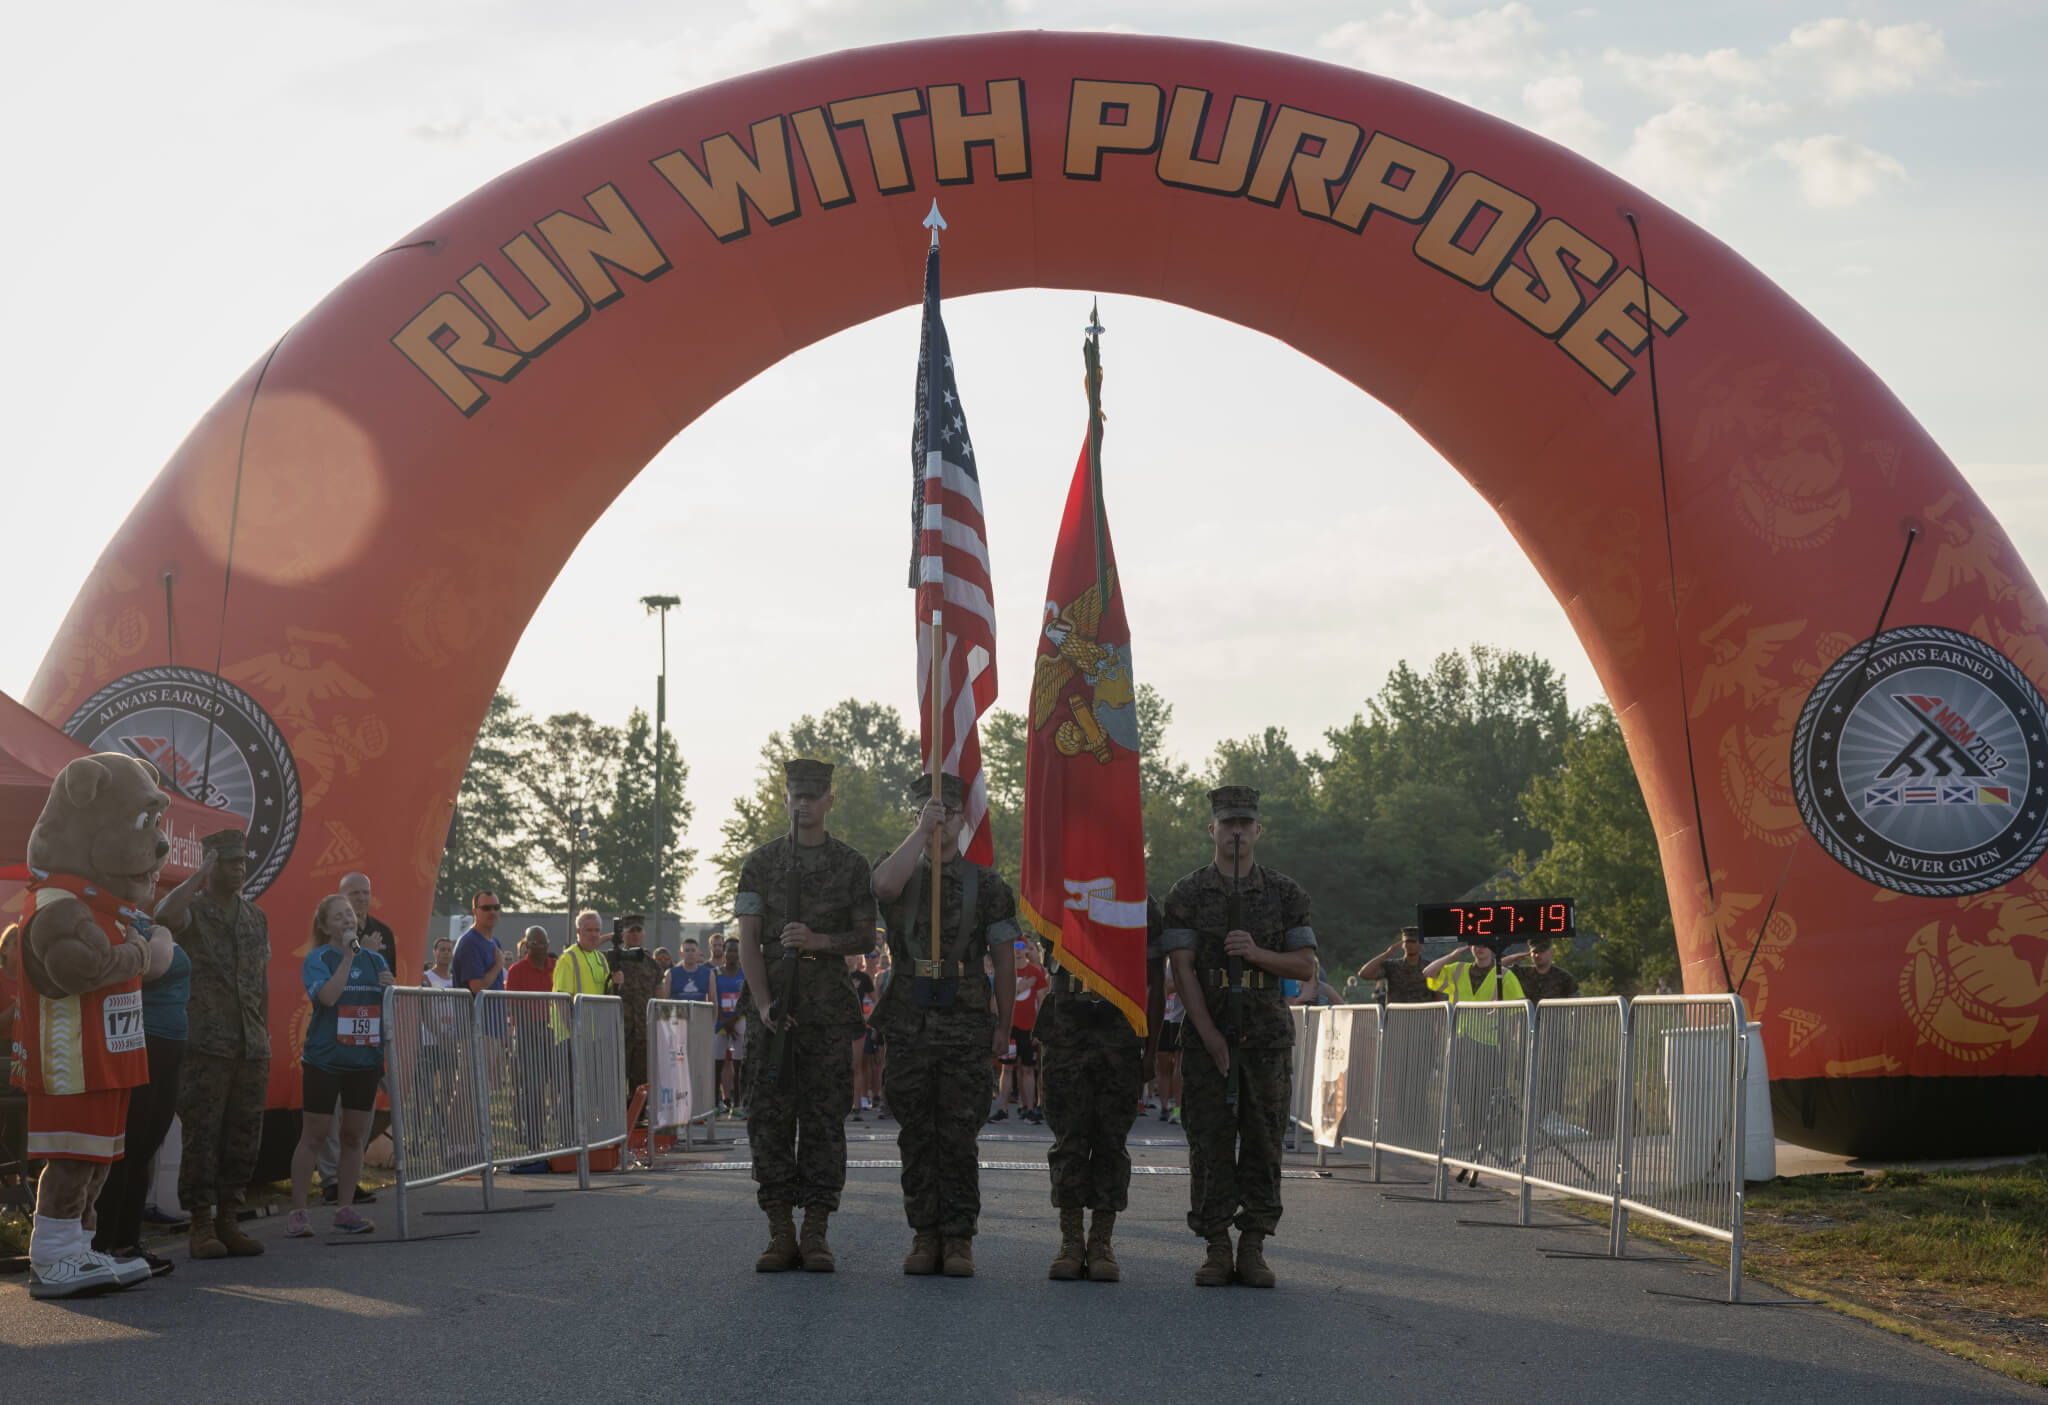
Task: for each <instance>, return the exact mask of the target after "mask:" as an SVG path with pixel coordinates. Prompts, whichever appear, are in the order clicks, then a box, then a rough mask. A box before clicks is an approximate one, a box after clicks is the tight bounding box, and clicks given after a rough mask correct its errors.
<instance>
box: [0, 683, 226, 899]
mask: <svg viewBox="0 0 2048 1405" xmlns="http://www.w3.org/2000/svg"><path fill="white" fill-rule="evenodd" d="M87 754H88V751H87V748H85V747H84V746H82V745H80V744H79V743H78V742H75V741H73V740H72V739H71V738H70V737H67V736H65V735H64V733H63V732H61V731H59V730H58V729H57V728H55V727H53V726H51V725H50V724H49V723H48V722H45V721H44V720H43V719H42V718H40V717H38V716H36V715H35V713H33V712H31V711H29V710H28V709H27V708H26V707H23V706H22V705H21V704H20V703H18V702H16V701H15V700H14V699H13V698H10V697H8V696H7V695H6V694H5V693H0V864H5V863H15V862H18V861H20V860H22V859H24V858H26V857H27V855H28V836H29V831H30V830H32V829H34V828H35V827H36V821H37V820H38V819H40V818H42V814H43V805H44V803H45V802H46V801H48V800H49V798H50V786H51V784H52V783H53V782H54V781H55V780H56V779H57V773H58V772H59V771H61V770H63V769H64V767H65V764H66V763H67V762H70V761H74V760H76V759H77V758H79V757H81V756H85V755H87ZM231 823H233V817H232V816H228V815H223V814H221V813H220V812H218V811H215V810H209V809H208V808H207V807H206V806H204V805H201V804H199V803H198V802H197V801H193V800H187V799H186V798H185V797H184V796H182V795H180V794H178V793H177V792H176V791H172V792H171V809H170V813H169V814H167V815H166V816H164V835H165V837H167V838H168V839H169V840H170V841H171V853H170V857H169V858H168V859H166V860H165V862H164V871H163V874H162V875H161V879H160V881H161V882H162V883H163V884H165V885H169V884H173V883H178V882H180V881H182V880H183V879H185V878H186V877H188V876H190V875H191V873H192V871H193V870H194V869H195V868H197V867H198V866H199V837H200V836H201V835H203V834H210V833H212V832H213V831H214V830H216V829H220V828H223V827H224V826H225V825H227V824H231ZM13 886H14V885H11V884H8V885H0V912H4V911H5V910H7V909H10V908H12V907H13V906H14V905H15V904H14V902H13V896H14V895H13V893H12V891H11V889H12V888H13Z"/></svg>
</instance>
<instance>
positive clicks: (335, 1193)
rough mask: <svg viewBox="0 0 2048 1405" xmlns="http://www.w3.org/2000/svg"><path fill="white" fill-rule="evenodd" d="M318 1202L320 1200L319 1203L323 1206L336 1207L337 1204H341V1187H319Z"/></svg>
mask: <svg viewBox="0 0 2048 1405" xmlns="http://www.w3.org/2000/svg"><path fill="white" fill-rule="evenodd" d="M320 1200H321V1202H322V1203H323V1204H327V1205H338V1204H340V1203H341V1187H340V1186H338V1185H323V1186H321V1187H320Z"/></svg>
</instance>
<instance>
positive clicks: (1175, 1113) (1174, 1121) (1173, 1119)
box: [1166, 1107, 1180, 1127]
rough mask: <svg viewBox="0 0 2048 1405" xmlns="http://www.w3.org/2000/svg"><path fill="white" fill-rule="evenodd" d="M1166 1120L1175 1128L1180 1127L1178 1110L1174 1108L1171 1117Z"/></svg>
mask: <svg viewBox="0 0 2048 1405" xmlns="http://www.w3.org/2000/svg"><path fill="white" fill-rule="evenodd" d="M1166 1120H1167V1121H1168V1122H1171V1123H1172V1124H1173V1125H1174V1126H1176V1127H1178V1126H1180V1109H1179V1108H1177V1107H1176V1108H1175V1109H1174V1110H1173V1116H1171V1117H1169V1118H1167V1119H1166Z"/></svg>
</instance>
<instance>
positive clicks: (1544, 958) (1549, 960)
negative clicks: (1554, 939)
mask: <svg viewBox="0 0 2048 1405" xmlns="http://www.w3.org/2000/svg"><path fill="white" fill-rule="evenodd" d="M1507 964H1508V965H1510V966H1512V967H1514V968H1515V979H1516V980H1518V981H1520V982H1521V983H1522V994H1523V995H1525V996H1527V997H1528V998H1529V999H1531V1000H1534V1001H1536V1002H1537V1003H1538V1004H1541V1003H1542V1002H1543V1001H1545V1000H1570V999H1573V998H1574V997H1576V996H1577V995H1578V993H1579V978H1578V977H1577V976H1575V975H1573V974H1572V973H1571V972H1570V971H1567V970H1566V969H1565V968H1564V967H1562V966H1560V965H1558V964H1557V958H1556V956H1555V955H1554V954H1553V953H1552V951H1551V947H1550V939H1549V938H1548V937H1536V938H1534V939H1533V940H1531V941H1530V943H1529V949H1528V950H1527V951H1525V952H1522V953H1521V954H1519V955H1516V956H1511V957H1509V958H1508V961H1507Z"/></svg>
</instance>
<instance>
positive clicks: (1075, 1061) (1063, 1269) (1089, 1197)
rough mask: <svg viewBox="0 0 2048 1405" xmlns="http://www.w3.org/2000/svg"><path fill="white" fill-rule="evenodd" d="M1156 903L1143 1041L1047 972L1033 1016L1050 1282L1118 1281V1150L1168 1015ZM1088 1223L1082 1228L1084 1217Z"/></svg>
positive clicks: (1093, 999) (1123, 1168) (1090, 997)
mask: <svg viewBox="0 0 2048 1405" xmlns="http://www.w3.org/2000/svg"><path fill="white" fill-rule="evenodd" d="M1162 926H1163V923H1162V920H1161V911H1160V907H1159V903H1158V901H1157V900H1156V899H1148V900H1147V901H1146V904H1145V970H1146V991H1145V1006H1146V1010H1145V1014H1146V1028H1147V1029H1148V1030H1149V1031H1151V1033H1150V1035H1149V1037H1147V1038H1144V1039H1140V1038H1139V1037H1138V1033H1137V1031H1136V1030H1134V1029H1133V1028H1131V1022H1130V1020H1129V1019H1127V1018H1126V1017H1125V1015H1124V1012H1123V1011H1122V1010H1119V1009H1118V1008H1117V1007H1116V1006H1115V1005H1112V1004H1111V1003H1110V1002H1109V1001H1107V1000H1105V999H1103V998H1102V997H1101V996H1100V995H1097V994H1095V993H1094V992H1092V991H1090V990H1088V989H1087V988H1086V987H1084V986H1083V985H1082V984H1081V982H1080V981H1079V979H1077V978H1076V977H1075V976H1073V975H1071V974H1069V973H1068V972H1065V971H1062V970H1060V969H1058V967H1057V965H1055V966H1053V968H1052V971H1051V974H1052V990H1051V993H1050V994H1049V995H1048V996H1047V997H1046V1002H1045V1008H1044V1009H1043V1010H1042V1011H1040V1012H1039V1016H1038V1025H1037V1035H1038V1044H1039V1053H1038V1087H1039V1094H1040V1096H1041V1097H1042V1098H1043V1099H1044V1100H1045V1120H1046V1122H1047V1123H1048V1124H1049V1125H1050V1126H1051V1127H1052V1132H1053V1144H1052V1150H1051V1151H1050V1152H1049V1153H1047V1155H1046V1158H1045V1159H1046V1167H1047V1169H1048V1170H1050V1171H1051V1172H1052V1203H1053V1205H1054V1206H1055V1207H1056V1208H1057V1209H1058V1210H1059V1212H1060V1248H1059V1253H1058V1254H1057V1255H1055V1256H1054V1258H1053V1261H1052V1268H1051V1269H1050V1270H1049V1271H1048V1273H1047V1275H1046V1276H1047V1277H1049V1278H1057V1279H1063V1280H1065V1279H1077V1278H1081V1277H1083V1276H1086V1277H1088V1278H1090V1279H1093V1280H1095V1281H1096V1282H1098V1283H1114V1282H1116V1281H1117V1280H1118V1279H1120V1278H1121V1277H1123V1269H1122V1267H1121V1266H1120V1265H1119V1264H1118V1263H1117V1258H1116V1248H1115V1245H1114V1244H1113V1242H1112V1240H1111V1235H1112V1234H1113V1233H1114V1232H1115V1228H1116V1217H1117V1214H1118V1213H1119V1212H1120V1211H1122V1210H1123V1209H1124V1207H1125V1206H1126V1205H1128V1204H1129V1203H1130V1192H1131V1153H1130V1151H1129V1149H1128V1148H1127V1147H1126V1146H1125V1145H1124V1140H1125V1138H1126V1137H1128V1136H1129V1135H1130V1131H1131V1123H1132V1122H1133V1121H1134V1120H1136V1118H1137V1106H1138V1101H1139V1099H1141V1098H1142V1097H1143V1096H1144V1092H1145V1085H1146V1083H1148V1082H1150V1081H1151V1077H1152V1061H1153V1056H1154V1054H1155V1053H1156V1051H1157V1048H1158V1029H1159V1022H1160V1018H1161V1016H1162V1015H1163V1014H1164V1013H1165V1004H1166V996H1165V984H1164V982H1163V981H1161V980H1160V970H1159V964H1160V951H1159V935H1160V931H1161V929H1162ZM1089 1210H1093V1211H1094V1212H1095V1217H1094V1220H1093V1222H1092V1223H1091V1224H1089V1225H1087V1226H1086V1227H1085V1229H1086V1236H1087V1238H1086V1242H1085V1243H1084V1242H1083V1238H1082V1236H1083V1232H1084V1226H1083V1224H1082V1216H1083V1212H1084V1211H1089Z"/></svg>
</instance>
